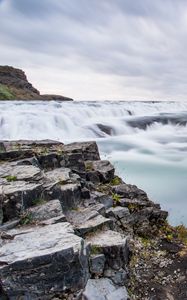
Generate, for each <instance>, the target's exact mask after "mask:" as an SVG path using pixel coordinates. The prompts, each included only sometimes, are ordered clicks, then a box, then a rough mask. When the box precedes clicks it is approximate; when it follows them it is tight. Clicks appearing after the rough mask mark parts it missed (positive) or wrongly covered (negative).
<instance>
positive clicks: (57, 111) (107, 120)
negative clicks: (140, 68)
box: [0, 101, 187, 223]
mask: <svg viewBox="0 0 187 300" xmlns="http://www.w3.org/2000/svg"><path fill="white" fill-rule="evenodd" d="M19 139H32V140H40V139H53V140H58V141H62V142H64V143H68V142H73V141H85V140H96V141H97V143H98V145H99V148H100V151H101V153H102V157H103V158H107V159H110V160H111V161H112V162H113V163H114V164H115V167H116V169H117V172H118V173H119V174H120V175H121V176H122V177H123V178H124V180H126V181H128V182H130V183H136V184H138V185H139V186H140V187H142V188H144V189H145V190H146V191H148V193H149V195H150V196H151V197H152V198H153V200H155V199H156V200H157V201H161V203H162V206H163V208H166V209H168V210H170V211H171V218H172V219H171V221H173V222H174V223H181V222H184V223H185V222H186V223H187V212H184V210H182V211H181V210H180V209H179V207H178V206H177V205H179V203H180V205H183V207H187V203H186V202H187V200H186V194H187V187H186V173H187V102H136V101H134V102H126V101H120V102H119V101H113V102H112V101H102V102H99V101H98V102H97V101H95V102H94V101H91V102H90V101H88V102H81V101H80V102H78V101H76V102H58V101H0V140H19ZM186 211H187V209H186Z"/></svg>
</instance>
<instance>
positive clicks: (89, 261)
mask: <svg viewBox="0 0 187 300" xmlns="http://www.w3.org/2000/svg"><path fill="white" fill-rule="evenodd" d="M167 215H168V213H167V212H166V211H163V210H161V208H160V205H159V204H155V203H154V202H152V201H151V200H150V199H149V198H148V196H147V194H146V193H145V192H144V191H142V190H141V189H139V188H137V187H136V186H135V185H130V184H127V183H125V182H123V181H122V180H121V178H119V177H118V176H116V175H115V169H114V167H113V165H112V164H111V163H110V162H109V161H106V160H101V159H100V155H99V152H98V148H97V145H96V143H95V142H83V143H72V144H68V145H64V144H62V143H59V142H54V141H50V140H46V141H11V142H10V141H1V142H0V223H1V225H0V243H1V248H0V293H1V294H0V299H24V300H26V299H54V300H57V299H68V300H72V299H77V300H78V299H82V300H95V299H97V300H115V299H119V300H125V299H126V300H127V299H142V300H146V299H147V300H148V299H150V300H151V299H168V300H172V299H178V300H180V299H181V300H185V299H187V290H186V286H187V279H186V278H187V276H186V275H187V273H186V272H187V271H186V264H187V255H186V244H185V242H186V231H185V228H184V227H183V226H179V227H178V228H172V227H171V226H170V225H169V224H168V223H167Z"/></svg>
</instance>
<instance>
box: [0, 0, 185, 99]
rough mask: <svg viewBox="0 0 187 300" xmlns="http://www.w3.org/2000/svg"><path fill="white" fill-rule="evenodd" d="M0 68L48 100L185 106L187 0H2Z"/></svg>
mask: <svg viewBox="0 0 187 300" xmlns="http://www.w3.org/2000/svg"><path fill="white" fill-rule="evenodd" d="M0 64H1V65H7V64H8V65H12V66H15V67H18V68H22V69H23V70H24V71H25V72H26V74H27V77H28V79H29V80H30V81H31V82H32V83H33V85H34V86H35V87H36V88H38V89H39V90H40V91H41V92H42V93H59V94H63V95H66V96H70V97H73V98H74V99H80V100H89V99H90V100H102V99H113V100H115V99H117V100H118V99H124V100H131V99H132V100H133V99H135V100H161V99H163V100H166V99H171V100H181V99H182V100H183V99H184V100H187V0H0Z"/></svg>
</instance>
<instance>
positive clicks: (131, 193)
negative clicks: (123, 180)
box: [113, 184, 149, 201]
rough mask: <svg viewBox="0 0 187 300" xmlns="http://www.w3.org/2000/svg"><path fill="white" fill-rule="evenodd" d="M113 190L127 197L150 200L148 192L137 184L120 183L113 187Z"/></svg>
mask: <svg viewBox="0 0 187 300" xmlns="http://www.w3.org/2000/svg"><path fill="white" fill-rule="evenodd" d="M113 192H114V193H116V194H118V195H120V196H122V197H123V198H127V199H138V200H141V201H149V199H148V197H147V194H146V193H145V192H144V191H142V190H141V189H139V188H137V186H136V185H132V184H120V185H118V186H114V187H113Z"/></svg>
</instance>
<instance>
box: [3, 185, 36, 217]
mask: <svg viewBox="0 0 187 300" xmlns="http://www.w3.org/2000/svg"><path fill="white" fill-rule="evenodd" d="M41 194H42V185H41V184H38V183H28V182H25V181H15V182H9V183H8V184H5V185H3V186H1V187H0V199H2V207H3V215H4V220H3V221H4V222H5V221H8V220H10V219H13V218H17V217H19V216H20V213H21V212H22V211H23V210H25V209H26V208H28V207H30V206H32V205H34V203H35V201H36V200H37V199H40V198H41Z"/></svg>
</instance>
